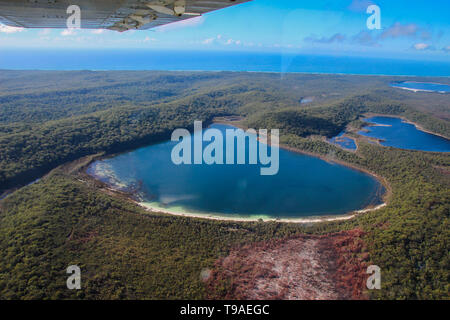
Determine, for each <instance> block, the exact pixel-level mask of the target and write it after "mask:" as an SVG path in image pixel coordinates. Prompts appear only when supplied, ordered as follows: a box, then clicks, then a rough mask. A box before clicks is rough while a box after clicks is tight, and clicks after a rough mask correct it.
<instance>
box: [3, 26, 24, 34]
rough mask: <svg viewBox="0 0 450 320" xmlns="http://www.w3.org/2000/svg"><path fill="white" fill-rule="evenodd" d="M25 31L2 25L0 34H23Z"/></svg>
mask: <svg viewBox="0 0 450 320" xmlns="http://www.w3.org/2000/svg"><path fill="white" fill-rule="evenodd" d="M23 30H25V29H24V28H19V27H10V26H5V25H4V24H0V32H3V33H15V32H22V31H23Z"/></svg>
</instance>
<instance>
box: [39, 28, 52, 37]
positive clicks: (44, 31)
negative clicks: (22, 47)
mask: <svg viewBox="0 0 450 320" xmlns="http://www.w3.org/2000/svg"><path fill="white" fill-rule="evenodd" d="M50 32H51V30H50V29H42V30H41V31H39V33H38V35H40V36H48V35H49V34H50Z"/></svg>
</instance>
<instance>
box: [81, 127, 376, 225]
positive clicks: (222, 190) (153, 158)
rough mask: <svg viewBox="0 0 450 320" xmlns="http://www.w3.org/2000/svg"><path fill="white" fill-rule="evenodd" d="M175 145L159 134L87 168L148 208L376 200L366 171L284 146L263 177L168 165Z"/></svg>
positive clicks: (288, 209) (242, 169) (300, 206)
mask: <svg viewBox="0 0 450 320" xmlns="http://www.w3.org/2000/svg"><path fill="white" fill-rule="evenodd" d="M211 128H215V129H219V130H220V131H221V132H223V133H224V132H225V130H226V129H233V127H231V126H227V125H222V124H213V125H212V126H211ZM224 136H225V134H224ZM250 139H256V136H251V137H250ZM257 143H258V148H259V147H260V146H261V144H260V142H257ZM176 144H177V142H172V141H167V142H163V143H159V144H155V145H150V146H147V147H144V148H140V149H137V150H135V151H132V152H128V153H124V154H120V155H118V156H115V157H113V158H109V159H103V160H99V161H96V162H94V163H93V164H92V165H91V166H90V167H89V168H88V173H89V174H92V175H94V176H96V177H97V178H98V179H100V180H102V181H104V182H107V183H110V184H112V185H114V186H115V187H116V188H122V189H129V188H130V187H132V186H134V187H136V186H137V189H138V193H139V194H140V197H141V199H142V200H141V202H142V203H144V204H145V205H147V206H149V207H152V208H155V209H164V210H166V211H170V212H177V213H201V214H202V213H204V214H213V215H219V216H233V217H236V216H239V217H251V218H259V217H261V218H268V217H270V218H300V217H305V216H322V215H334V214H344V213H347V212H351V211H354V210H358V209H362V208H365V207H366V206H368V205H377V204H380V203H381V195H382V194H383V193H384V187H383V186H382V185H381V184H380V183H379V181H378V180H376V179H375V178H374V177H372V176H370V175H368V174H366V173H363V172H360V171H357V170H354V169H351V168H349V167H346V166H343V165H339V164H335V163H330V162H326V161H324V160H321V159H319V158H316V157H312V156H309V155H303V154H298V153H294V152H291V151H288V150H284V149H279V171H278V174H276V175H270V176H269V175H267V176H263V175H260V168H261V165H260V164H258V165H250V164H241V165H237V164H235V165H225V164H223V165H220V164H214V165H206V164H198V165H185V164H181V165H175V164H173V163H172V161H171V152H172V149H173V147H174V146H175V145H176ZM207 144H209V143H205V142H204V143H203V145H204V147H205V145H207ZM248 145H249V143H247V144H246V146H245V149H246V150H245V151H248ZM235 154H236V152H235ZM247 155H248V153H247ZM246 163H248V161H246Z"/></svg>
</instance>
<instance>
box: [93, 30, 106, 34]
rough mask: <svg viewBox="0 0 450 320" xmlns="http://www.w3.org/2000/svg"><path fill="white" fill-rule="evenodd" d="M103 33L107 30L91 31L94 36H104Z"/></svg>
mask: <svg viewBox="0 0 450 320" xmlns="http://www.w3.org/2000/svg"><path fill="white" fill-rule="evenodd" d="M103 32H105V29H95V30H92V31H91V33H92V34H102V33H103Z"/></svg>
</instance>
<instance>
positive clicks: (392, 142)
mask: <svg viewBox="0 0 450 320" xmlns="http://www.w3.org/2000/svg"><path fill="white" fill-rule="evenodd" d="M364 121H366V122H368V123H371V124H374V126H367V127H364V128H363V130H361V131H359V132H358V133H359V134H360V135H363V136H366V137H372V138H377V139H382V140H383V141H382V142H381V144H382V145H383V146H387V147H395V148H401V149H409V150H421V151H435V152H450V140H448V139H445V138H442V137H440V136H436V135H433V134H430V133H427V132H424V131H421V130H419V129H417V128H416V126H415V125H413V124H411V123H407V122H405V121H403V120H402V119H400V118H393V117H371V118H368V119H364ZM366 130H367V131H366Z"/></svg>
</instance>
